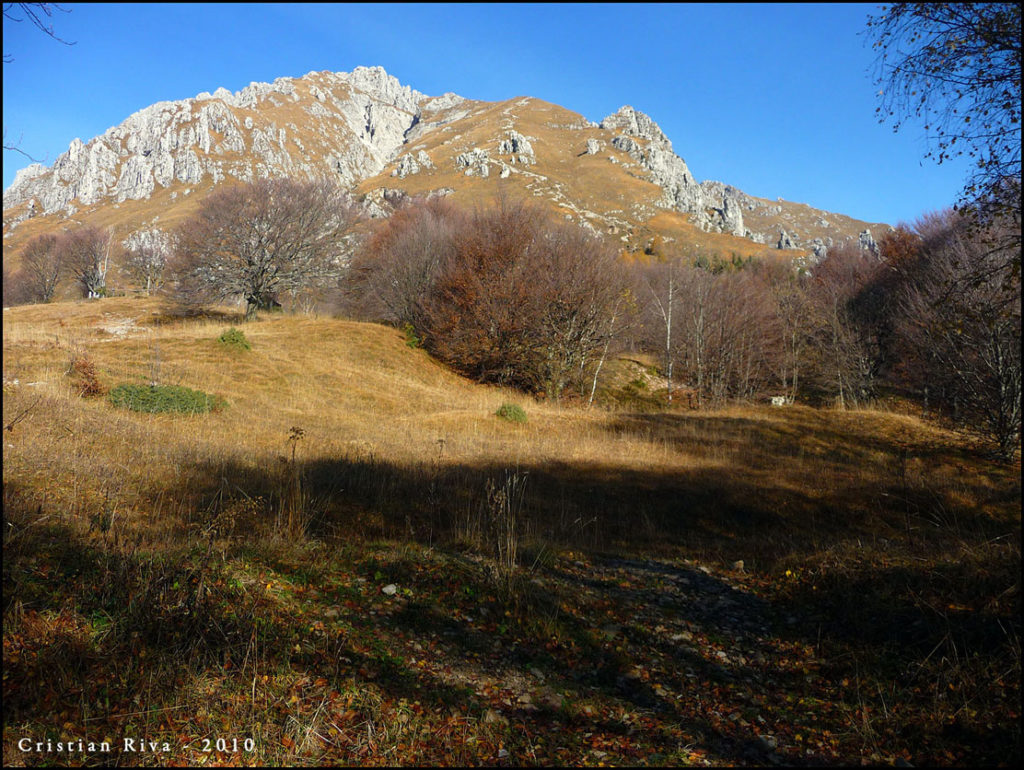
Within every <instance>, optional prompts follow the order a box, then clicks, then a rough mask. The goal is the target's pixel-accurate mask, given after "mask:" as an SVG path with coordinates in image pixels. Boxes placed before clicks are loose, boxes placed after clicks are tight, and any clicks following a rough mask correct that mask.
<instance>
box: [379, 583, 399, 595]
mask: <svg viewBox="0 0 1024 770" xmlns="http://www.w3.org/2000/svg"><path fill="white" fill-rule="evenodd" d="M380 590H381V593H384V594H387V595H388V596H394V595H395V594H396V593H398V586H396V585H395V584H394V583H388V584H387V585H386V586H384V587H383V588H382V589H380Z"/></svg>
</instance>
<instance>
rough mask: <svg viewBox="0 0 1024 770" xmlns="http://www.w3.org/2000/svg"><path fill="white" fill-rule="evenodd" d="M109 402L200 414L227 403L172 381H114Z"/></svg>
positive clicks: (137, 409)
mask: <svg viewBox="0 0 1024 770" xmlns="http://www.w3.org/2000/svg"><path fill="white" fill-rule="evenodd" d="M109 398H110V403H111V404H113V405H114V406H119V407H121V408H123V409H131V410H132V411H133V412H178V413H183V414H203V413H205V412H211V411H217V410H219V409H223V408H224V407H225V406H227V402H226V401H225V400H224V399H223V398H220V397H219V396H211V395H210V394H208V393H203V392H202V391H201V390H192V389H191V388H183V387H179V386H176V385H129V384H127V383H125V384H123V385H118V386H117V387H116V388H114V389H112V390H111V391H110V395H109Z"/></svg>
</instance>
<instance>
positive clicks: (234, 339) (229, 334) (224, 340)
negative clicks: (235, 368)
mask: <svg viewBox="0 0 1024 770" xmlns="http://www.w3.org/2000/svg"><path fill="white" fill-rule="evenodd" d="M217 342H219V343H220V344H221V345H225V346H226V347H229V348H241V349H242V350H252V345H251V344H249V340H247V339H246V338H245V334H244V333H243V332H242V331H240V330H239V329H236V328H235V327H234V326H232V327H231V328H230V329H228V330H227V331H226V332H224V333H223V334H222V335H220V336H219V337H218V338H217Z"/></svg>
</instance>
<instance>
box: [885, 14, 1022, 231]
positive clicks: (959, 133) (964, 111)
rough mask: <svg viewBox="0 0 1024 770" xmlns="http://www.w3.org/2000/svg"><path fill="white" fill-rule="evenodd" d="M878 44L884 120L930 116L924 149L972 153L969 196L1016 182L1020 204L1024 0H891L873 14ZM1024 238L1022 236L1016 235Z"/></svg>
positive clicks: (998, 191) (938, 153) (991, 193)
mask: <svg viewBox="0 0 1024 770" xmlns="http://www.w3.org/2000/svg"><path fill="white" fill-rule="evenodd" d="M868 34H869V36H870V37H871V38H872V39H873V40H874V43H873V46H874V48H875V49H876V50H877V51H878V59H877V62H876V65H877V70H876V78H875V81H876V84H877V85H878V86H879V89H880V90H879V92H878V95H879V99H880V101H881V105H880V106H879V107H878V109H877V114H878V116H879V118H880V120H882V121H885V120H892V121H894V124H893V128H894V130H899V128H900V127H901V125H902V123H903V121H904V120H905V119H907V118H911V117H913V118H918V119H920V120H922V121H923V122H924V130H925V132H926V135H927V137H928V139H929V140H930V142H932V144H931V146H930V148H929V151H928V154H927V156H926V157H931V158H934V159H935V160H936V161H937V162H939V163H942V162H943V161H944V160H947V159H949V158H952V157H956V156H958V155H962V154H967V155H968V156H969V157H970V158H972V159H973V160H974V161H975V163H976V170H975V172H974V173H973V175H972V177H971V179H969V180H968V184H967V187H966V189H965V191H964V198H965V202H966V203H968V204H973V203H975V202H977V201H978V199H979V198H980V199H985V198H990V199H992V198H994V199H995V200H996V201H999V200H1004V198H1003V192H1004V190H1003V185H1004V183H1005V181H1006V180H1011V181H1014V180H1015V182H1016V206H1017V208H1018V209H1019V207H1020V147H1021V144H1020V68H1021V60H1020V51H1021V34H1020V5H1019V4H1017V3H892V4H890V5H888V6H882V8H881V12H880V14H879V15H877V16H872V17H870V19H869V21H868ZM1017 242H1018V244H1019V243H1020V241H1019V240H1018V241H1017Z"/></svg>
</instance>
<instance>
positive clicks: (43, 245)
mask: <svg viewBox="0 0 1024 770" xmlns="http://www.w3.org/2000/svg"><path fill="white" fill-rule="evenodd" d="M59 241H60V239H59V238H58V237H57V236H56V235H53V234H52V233H43V234H42V235H37V236H36V237H35V238H33V239H32V240H30V241H29V242H28V243H27V244H25V248H24V250H23V251H22V252H21V261H22V271H23V273H24V276H25V278H24V280H25V282H26V286H27V288H28V290H29V291H30V292H31V296H32V298H33V300H34V301H36V302H49V301H50V300H52V299H53V294H54V292H55V291H56V290H57V285H58V284H59V283H60V280H61V278H63V277H64V264H63V256H64V250H63V249H61V248H60V242H59Z"/></svg>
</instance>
